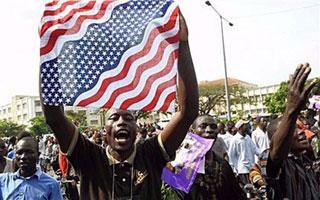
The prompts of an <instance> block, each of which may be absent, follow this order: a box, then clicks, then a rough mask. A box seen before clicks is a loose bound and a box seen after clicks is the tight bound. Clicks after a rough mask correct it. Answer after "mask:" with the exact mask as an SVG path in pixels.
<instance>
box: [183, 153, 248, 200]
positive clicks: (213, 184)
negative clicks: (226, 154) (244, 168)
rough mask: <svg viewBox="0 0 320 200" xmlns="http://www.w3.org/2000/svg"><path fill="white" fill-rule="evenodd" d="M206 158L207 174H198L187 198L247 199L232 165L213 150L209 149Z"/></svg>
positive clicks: (202, 199)
mask: <svg viewBox="0 0 320 200" xmlns="http://www.w3.org/2000/svg"><path fill="white" fill-rule="evenodd" d="M205 158H206V160H205V174H200V173H199V174H198V175H197V177H196V180H195V182H194V184H193V185H192V187H191V189H190V191H189V193H188V194H186V196H185V198H184V199H186V200H205V199H212V200H214V199H218V200H225V199H228V200H233V199H234V200H240V199H246V197H245V194H244V192H243V190H242V189H241V188H240V186H239V184H238V182H237V180H236V178H235V176H234V174H233V171H232V168H231V166H230V165H229V163H228V162H227V161H226V160H224V159H223V158H221V157H219V156H217V155H216V154H215V153H214V152H213V151H212V150H210V151H208V152H207V154H206V157H205Z"/></svg>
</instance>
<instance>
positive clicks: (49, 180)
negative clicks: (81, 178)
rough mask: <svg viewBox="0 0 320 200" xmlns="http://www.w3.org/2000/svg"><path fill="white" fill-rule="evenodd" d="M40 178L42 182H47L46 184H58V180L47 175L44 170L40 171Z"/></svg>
mask: <svg viewBox="0 0 320 200" xmlns="http://www.w3.org/2000/svg"><path fill="white" fill-rule="evenodd" d="M40 180H41V181H42V182H46V183H48V184H53V185H55V184H59V182H58V181H57V180H56V179H54V178H53V177H51V176H49V175H48V174H47V173H45V172H42V173H41V176H40Z"/></svg>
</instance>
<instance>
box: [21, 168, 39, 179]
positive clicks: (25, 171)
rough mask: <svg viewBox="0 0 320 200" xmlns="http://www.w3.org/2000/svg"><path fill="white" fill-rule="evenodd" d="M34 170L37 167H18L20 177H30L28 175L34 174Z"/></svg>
mask: <svg viewBox="0 0 320 200" xmlns="http://www.w3.org/2000/svg"><path fill="white" fill-rule="evenodd" d="M36 171H37V168H34V169H32V170H23V169H21V168H20V171H19V173H20V175H21V176H22V177H30V176H32V175H33V174H35V173H36Z"/></svg>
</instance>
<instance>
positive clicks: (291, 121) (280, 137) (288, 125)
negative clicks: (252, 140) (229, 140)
mask: <svg viewBox="0 0 320 200" xmlns="http://www.w3.org/2000/svg"><path fill="white" fill-rule="evenodd" d="M310 71H311V68H310V67H309V64H308V63H307V64H304V65H299V66H298V67H297V69H296V71H295V73H294V74H293V75H292V76H290V82H289V86H288V97H287V106H286V110H285V112H284V114H283V116H282V119H281V122H280V124H279V126H278V127H279V128H278V129H277V131H276V132H275V133H274V135H273V137H272V139H271V145H270V158H271V160H272V161H274V162H281V161H283V160H284V159H285V158H287V156H288V154H289V151H290V147H291V144H292V137H293V134H294V131H295V127H296V121H297V117H298V114H299V113H300V111H301V109H302V108H303V106H304V105H305V103H306V101H307V98H308V94H309V93H310V91H311V89H312V88H313V86H314V85H315V84H316V81H314V82H312V83H311V84H310V85H309V86H306V87H305V86H304V84H305V82H306V80H307V78H308V75H309V74H310Z"/></svg>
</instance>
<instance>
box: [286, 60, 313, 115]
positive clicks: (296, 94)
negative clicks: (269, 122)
mask: <svg viewBox="0 0 320 200" xmlns="http://www.w3.org/2000/svg"><path fill="white" fill-rule="evenodd" d="M310 72H311V68H310V67H309V63H306V64H300V65H298V67H297V68H296V71H295V72H294V74H293V75H291V76H290V83H289V88H288V97H287V111H289V113H297V112H300V110H301V109H302V108H303V106H304V105H305V103H306V101H307V99H308V95H309V93H310V91H311V90H312V88H313V87H314V86H315V85H316V84H317V80H314V81H313V82H312V83H310V84H309V85H308V86H305V82H306V80H307V78H308V76H309V74H310Z"/></svg>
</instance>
